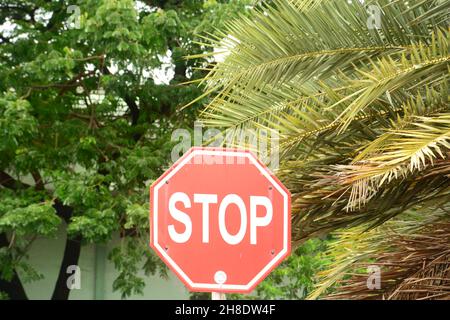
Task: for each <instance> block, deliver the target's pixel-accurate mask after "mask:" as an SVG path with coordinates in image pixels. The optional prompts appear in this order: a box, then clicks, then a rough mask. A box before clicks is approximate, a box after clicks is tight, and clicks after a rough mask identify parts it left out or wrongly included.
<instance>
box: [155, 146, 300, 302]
mask: <svg viewBox="0 0 450 320" xmlns="http://www.w3.org/2000/svg"><path fill="white" fill-rule="evenodd" d="M150 204H151V205H150V246H151V247H152V248H153V249H154V250H155V251H156V252H157V253H158V255H159V256H160V257H161V259H162V260H163V261H164V262H165V263H166V264H167V265H168V266H169V267H170V269H171V270H172V271H173V272H175V274H176V275H177V276H178V277H179V278H180V279H181V281H182V282H183V283H184V284H185V285H186V286H187V287H188V288H189V290H191V291H211V292H223V293H226V292H235V293H249V292H251V291H252V290H253V289H254V288H255V287H256V286H257V285H258V283H260V282H261V281H262V280H263V279H264V278H265V277H266V276H267V275H268V274H269V273H270V272H271V271H272V270H273V269H274V268H275V267H276V266H277V265H278V264H279V263H280V262H281V261H282V260H283V259H284V258H285V257H286V256H288V255H289V253H290V250H291V248H290V242H291V241H290V240H291V239H290V235H291V232H290V231H291V230H290V229H291V225H290V224H291V219H290V217H291V216H290V209H291V208H290V207H291V195H290V193H289V191H288V190H287V188H286V187H285V186H283V184H282V183H281V182H280V181H279V180H278V179H277V178H276V177H275V176H274V175H273V174H272V173H271V172H270V171H269V170H268V169H267V167H266V166H265V165H264V164H262V163H261V162H260V161H259V160H258V159H257V158H256V157H255V156H254V155H253V154H252V153H251V152H249V151H241V150H237V149H217V148H195V147H194V148H192V149H190V150H189V151H188V152H187V153H186V154H184V155H183V157H181V158H180V159H179V160H178V161H177V162H176V163H175V164H174V165H173V166H172V167H171V168H170V169H169V170H168V171H167V172H165V173H164V174H163V175H162V176H161V177H160V178H159V179H158V180H157V181H155V183H153V185H152V186H151V188H150Z"/></svg>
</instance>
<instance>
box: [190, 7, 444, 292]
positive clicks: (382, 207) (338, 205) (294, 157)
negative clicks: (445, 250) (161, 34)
mask: <svg viewBox="0 0 450 320" xmlns="http://www.w3.org/2000/svg"><path fill="white" fill-rule="evenodd" d="M369 5H373V6H376V7H378V8H379V13H380V22H381V23H380V25H378V26H375V25H373V26H372V27H370V26H369V24H368V22H369V21H370V20H371V18H373V17H371V13H370V10H368V6H369ZM449 6H450V2H449V1H441V0H418V1H389V0H370V1H340V0H329V1H313V0H275V1H265V2H264V1H262V2H261V4H260V5H259V6H257V8H256V9H255V10H253V11H252V12H251V15H250V17H242V18H239V19H237V20H235V21H232V22H230V23H228V24H227V25H226V26H225V27H224V28H221V29H219V30H218V31H217V32H216V33H214V34H213V35H210V36H208V37H207V39H206V40H205V45H209V46H211V47H212V48H213V49H215V50H214V51H212V52H210V53H209V54H200V55H193V56H192V58H206V62H205V65H207V67H206V69H207V70H208V74H207V75H206V76H205V77H203V78H201V79H199V82H200V83H202V84H205V89H204V92H203V94H202V95H200V96H199V97H198V98H199V99H202V98H204V97H207V96H208V97H209V99H208V103H207V105H206V106H205V108H204V109H203V110H202V112H201V114H200V119H201V120H202V121H203V123H205V124H206V125H207V126H213V127H221V128H222V129H223V130H229V132H230V131H231V134H229V135H230V136H233V135H232V134H233V133H237V132H239V131H238V130H240V129H251V130H256V131H257V130H261V129H263V130H266V131H269V132H270V131H272V132H276V133H277V134H278V135H279V140H278V142H279V153H280V168H279V170H278V176H279V177H280V179H281V180H282V181H283V182H284V184H285V185H286V186H287V187H288V188H289V190H290V191H291V194H292V199H293V201H292V211H293V219H292V232H293V234H292V237H293V241H294V244H295V245H301V244H302V243H304V242H305V241H307V240H308V239H311V238H315V237H317V236H324V235H327V234H329V233H332V232H338V233H339V234H342V233H340V232H345V231H342V230H343V229H344V230H346V229H350V230H351V232H350V233H351V235H352V241H348V242H346V241H341V242H338V243H340V244H342V243H344V242H345V245H344V247H342V248H340V247H339V246H337V247H333V249H340V250H343V251H344V252H345V253H344V254H342V255H339V252H341V251H338V253H337V254H336V255H335V257H334V258H336V260H337V261H338V262H337V264H336V265H335V267H334V268H333V269H332V270H331V271H330V274H328V276H327V277H325V282H324V284H323V286H322V288H323V290H325V289H326V288H328V287H330V286H331V285H332V284H333V283H334V281H337V280H338V279H340V278H342V277H343V276H344V275H345V274H346V272H351V271H352V270H353V269H354V268H356V267H357V265H358V263H359V261H355V259H354V258H355V257H354V256H353V255H352V253H353V252H354V251H357V252H358V253H359V254H361V255H362V256H364V257H368V256H370V258H371V259H372V260H376V257H374V255H376V254H379V253H380V252H379V251H377V250H382V248H381V247H374V246H368V245H367V246H364V247H363V248H362V249H361V250H360V251H359V250H348V249H349V248H348V247H347V246H351V245H354V246H356V247H358V245H359V243H358V240H361V243H362V244H365V242H364V237H365V236H366V235H365V233H364V232H370V230H372V229H374V228H377V227H382V226H384V224H385V223H386V222H387V221H390V220H392V219H394V220H393V221H394V222H393V223H394V224H396V223H398V224H402V220H401V218H402V217H403V216H404V215H406V214H407V213H408V211H410V210H418V211H419V212H423V214H424V215H426V214H427V212H429V211H432V210H438V209H439V210H444V211H447V212H448V204H449V199H450V189H449V186H450V183H449V182H450V181H449V177H450V175H449V173H450V169H449V168H450V144H449V134H450V131H449V130H450V127H449V119H448V118H449V115H450V107H449V90H448V87H449V79H450V76H449V62H450V55H449V47H450V46H449V43H450V30H449V28H448V21H449V20H448V18H449V8H450V7H449ZM218 51H221V55H222V56H223V52H224V51H225V53H226V55H225V58H224V59H223V61H221V62H219V63H211V61H212V57H213V56H215V55H217V54H218ZM196 101H197V100H193V103H195V102H196ZM235 136H236V137H238V135H237V134H236V135H235ZM236 140H237V139H236ZM233 142H234V144H235V145H236V146H239V141H233ZM396 218H398V219H399V220H395V219H396ZM440 222H444V217H441V220H440V221H438V222H435V224H436V225H438V223H440ZM445 226H446V228H448V224H446V225H445ZM430 229H431V226H429V229H427V232H428V231H429V230H430ZM377 230H381V232H380V234H381V235H380V237H383V236H386V235H388V234H389V233H388V232H387V230H386V229H383V228H382V229H377ZM439 230H440V229H439ZM358 231H359V232H358ZM361 232H362V234H361ZM344 236H346V234H345V233H344ZM439 236H440V237H444V236H445V234H444V235H442V234H440V235H439ZM421 237H425V235H421ZM436 237H438V236H436ZM349 238H350V237H349ZM410 238H412V239H413V238H414V237H412V236H411V237H410ZM387 239H388V238H387ZM440 239H441V240H443V241H442V242H445V240H446V239H445V238H440ZM353 240H354V241H353ZM411 241H413V240H411ZM447 242H448V241H447ZM397 244H399V245H398V247H397V248H396V250H398V252H401V251H402V245H401V240H398V243H397ZM404 246H405V249H406V245H404ZM372 249H373V250H374V251H375V253H376V254H373V251H371V250H372ZM407 249H408V250H409V249H410V247H408V248H407ZM419 249H420V250H419ZM419 249H418V250H411V251H414V252H421V253H420V254H422V250H423V248H419ZM428 253H429V252H428ZM426 254H427V253H424V257H425V258H427V259H429V260H432V259H433V258H434V257H435V256H433V255H432V254H430V255H428V256H427V255H426ZM380 256H381V255H380ZM334 258H333V259H334ZM385 258H386V259H387V261H386V260H382V261H381V263H390V261H389V260H388V259H390V258H392V259H395V260H394V262H393V263H398V259H397V258H396V257H386V256H385ZM362 260H363V259H361V261H362ZM412 260H414V259H412ZM419 266H420V264H419V262H418V261H413V263H412V264H411V265H407V266H402V267H404V269H403V270H406V272H404V273H401V276H398V278H396V279H395V281H396V283H399V286H400V287H401V284H402V281H401V279H404V280H405V281H406V279H408V277H409V276H411V277H413V276H415V272H416V271H417V268H418V267H419ZM430 272H432V271H430ZM397 275H398V274H397ZM402 277H403V278H402ZM423 277H424V279H425V278H426V275H425V274H423ZM356 278H357V277H356ZM356 278H354V279H355V282H354V283H352V284H351V285H349V286H346V287H345V288H344V289H342V290H344V291H343V293H344V294H343V296H345V297H360V295H358V293H359V292H365V291H363V289H361V288H362V287H361V284H359V285H356V280H357V279H356ZM406 282H407V281H406ZM410 286H411V287H414V284H410ZM400 287H399V288H400ZM431 287H432V286H431V285H430V286H428V287H425V288H431ZM437 287H438V286H437ZM394 289H395V288H394ZM394 289H393V290H394ZM345 290H348V291H345ZM411 290H412V289H411ZM424 290H426V289H424ZM440 290H441V291H442V290H444V291H445V285H441V289H440ZM405 291H407V290H405ZM437 291H439V290H437ZM437 291H436V292H437ZM318 292H320V289H319V290H318ZM439 292H440V291H439ZM272 293H273V294H275V293H276V291H273V292H272ZM318 296H319V295H318V294H317V295H314V296H313V297H318ZM368 296H369V295H368ZM431 296H433V295H432V294H430V297H431Z"/></svg>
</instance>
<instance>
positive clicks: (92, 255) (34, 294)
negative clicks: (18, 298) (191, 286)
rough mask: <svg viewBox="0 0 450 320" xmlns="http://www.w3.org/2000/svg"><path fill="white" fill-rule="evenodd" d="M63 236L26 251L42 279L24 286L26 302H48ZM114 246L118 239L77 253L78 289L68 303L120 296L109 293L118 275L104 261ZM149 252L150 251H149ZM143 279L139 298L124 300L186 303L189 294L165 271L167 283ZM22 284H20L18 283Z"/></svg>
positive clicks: (152, 278) (111, 291)
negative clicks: (27, 299) (36, 300)
mask: <svg viewBox="0 0 450 320" xmlns="http://www.w3.org/2000/svg"><path fill="white" fill-rule="evenodd" d="M65 240H66V235H65V232H64V230H63V229H62V230H60V232H59V233H58V235H57V238H55V239H46V238H42V239H37V240H35V242H34V243H33V245H32V247H31V248H30V251H29V263H30V264H31V265H32V267H33V268H34V269H35V270H36V271H37V272H38V273H40V274H42V275H43V276H44V278H43V279H41V280H38V281H33V282H28V283H26V282H25V283H24V287H25V291H26V293H27V295H28V297H29V299H44V300H45V299H50V297H51V295H52V292H53V288H54V285H55V283H56V279H57V276H58V272H59V267H60V263H61V260H62V256H63V252H64V246H65ZM117 242H118V238H117V239H115V240H114V241H111V242H110V243H109V244H108V245H107V246H103V247H102V246H98V245H88V246H84V247H83V248H82V250H81V255H80V259H79V267H80V269H81V288H80V289H74V290H72V292H71V293H70V299H79V300H103V299H104V300H111V299H120V298H121V296H120V292H113V289H112V284H113V282H114V279H115V278H116V277H117V275H118V273H117V271H116V270H115V268H114V265H113V264H112V263H111V262H110V261H109V260H108V259H107V255H108V252H109V251H110V250H111V249H112V248H113V247H114V244H115V243H117ZM149 250H151V249H150V248H149ZM140 276H141V277H142V278H143V279H145V283H146V286H145V289H144V294H143V295H133V296H131V297H129V298H128V299H188V298H189V293H188V291H187V290H186V288H185V287H184V285H183V284H182V283H181V281H180V280H178V278H177V277H176V276H175V275H174V274H173V273H172V272H170V271H169V279H168V280H165V279H162V278H161V277H159V276H158V275H156V276H150V277H147V276H145V275H144V273H143V272H142V273H141V274H140ZM22 280H24V279H22ZM22 282H24V281H22Z"/></svg>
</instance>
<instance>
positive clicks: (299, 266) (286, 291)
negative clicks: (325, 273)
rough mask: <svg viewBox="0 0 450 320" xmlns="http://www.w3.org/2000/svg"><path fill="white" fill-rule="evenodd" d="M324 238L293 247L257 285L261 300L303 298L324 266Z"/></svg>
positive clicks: (312, 287)
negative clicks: (286, 256)
mask: <svg viewBox="0 0 450 320" xmlns="http://www.w3.org/2000/svg"><path fill="white" fill-rule="evenodd" d="M326 243H327V242H326V241H325V240H320V239H311V240H309V241H307V242H305V243H304V244H303V245H301V246H300V247H299V248H298V249H296V250H295V251H294V252H293V253H292V254H291V256H289V258H287V259H286V260H285V261H283V262H282V263H281V265H280V266H278V267H277V268H276V269H275V270H274V271H273V272H272V273H271V274H270V275H269V276H268V277H267V278H266V279H265V280H264V281H263V282H262V283H261V284H260V285H259V286H258V287H257V288H256V296H257V297H258V298H260V299H290V300H292V299H305V298H306V297H307V295H308V294H309V293H310V292H312V290H313V289H314V286H315V284H316V274H317V272H319V271H320V270H321V269H322V268H323V266H324V265H325V261H324V258H323V257H322V255H323V252H324V251H325V249H326Z"/></svg>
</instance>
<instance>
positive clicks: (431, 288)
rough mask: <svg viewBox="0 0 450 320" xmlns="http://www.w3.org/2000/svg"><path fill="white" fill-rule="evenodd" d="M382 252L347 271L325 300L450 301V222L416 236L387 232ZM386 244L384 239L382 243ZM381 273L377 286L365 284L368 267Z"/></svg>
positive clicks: (425, 229)
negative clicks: (374, 268) (377, 287)
mask: <svg viewBox="0 0 450 320" xmlns="http://www.w3.org/2000/svg"><path fill="white" fill-rule="evenodd" d="M385 236H386V237H387V238H388V243H386V244H387V246H386V247H384V251H383V252H380V251H379V250H377V251H374V252H372V253H369V254H367V256H366V258H365V259H364V260H365V262H358V263H355V264H353V265H352V267H351V268H349V269H348V270H347V271H346V275H347V276H348V278H345V276H344V278H343V279H342V280H339V281H338V282H337V283H338V287H337V288H336V292H335V293H333V294H330V295H328V296H327V297H326V299H386V300H411V299H414V300H415V299H421V300H429V299H450V223H449V222H447V223H438V224H432V225H430V226H428V227H426V228H424V229H423V230H421V231H420V233H419V234H399V233H396V232H391V233H389V232H386V234H385ZM385 241H386V240H385ZM373 266H376V267H378V268H379V270H380V273H379V275H380V286H379V289H374V288H373V287H371V286H369V285H368V279H369V276H370V274H368V273H367V270H369V267H373Z"/></svg>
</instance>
